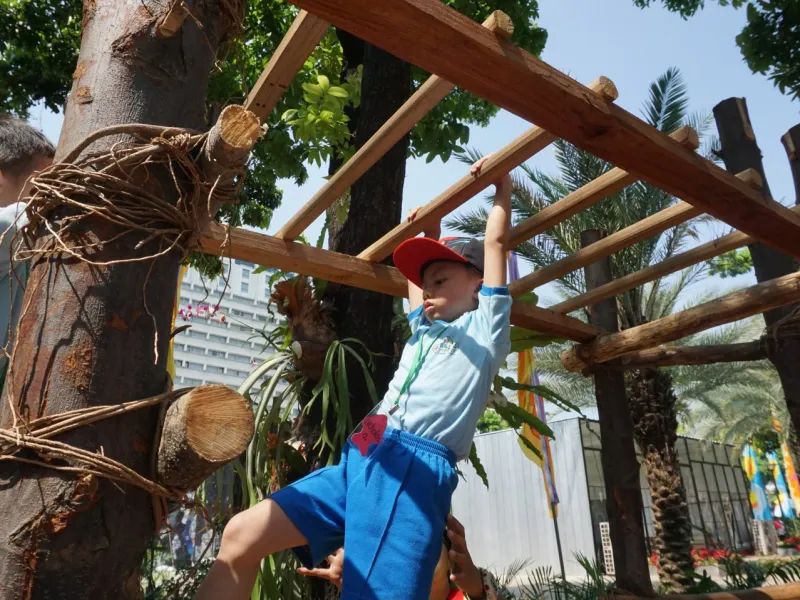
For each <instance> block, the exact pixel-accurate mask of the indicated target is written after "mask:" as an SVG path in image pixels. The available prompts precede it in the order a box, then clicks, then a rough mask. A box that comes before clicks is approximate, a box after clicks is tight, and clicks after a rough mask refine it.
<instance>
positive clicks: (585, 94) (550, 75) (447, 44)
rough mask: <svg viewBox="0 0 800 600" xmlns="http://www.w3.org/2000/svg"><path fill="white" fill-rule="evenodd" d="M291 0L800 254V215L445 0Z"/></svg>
mask: <svg viewBox="0 0 800 600" xmlns="http://www.w3.org/2000/svg"><path fill="white" fill-rule="evenodd" d="M292 1H293V2H294V3H295V4H298V5H299V6H301V7H303V8H305V9H307V10H310V11H312V12H314V13H315V14H317V15H319V16H320V17H321V18H324V19H328V20H330V22H332V23H334V24H335V25H336V26H338V27H341V28H342V29H345V30H347V31H349V32H350V33H352V34H354V35H356V36H358V37H360V38H362V39H364V40H366V41H367V42H369V43H371V44H375V45H376V46H379V47H381V48H383V49H384V50H386V51H388V52H391V53H392V54H395V55H396V56H398V57H400V58H402V59H404V60H407V61H409V62H411V63H413V64H415V65H417V66H419V67H422V68H423V69H426V70H427V71H430V72H431V73H435V74H436V75H439V76H440V77H442V78H444V79H447V80H448V81H451V82H453V83H454V84H456V85H458V86H460V87H463V88H464V89H467V90H469V91H471V92H473V93H476V94H478V95H479V96H481V97H483V98H485V99H486V100H488V101H489V102H492V103H493V104H496V105H497V106H499V107H501V108H505V109H506V110H508V111H510V112H512V113H514V114H516V115H518V116H520V117H522V118H525V119H527V120H528V121H531V122H533V123H536V124H537V125H539V126H540V127H542V128H543V129H546V130H547V131H549V132H551V133H552V134H553V135H555V136H557V137H561V138H564V139H565V140H567V141H569V142H572V143H573V144H575V145H577V146H579V147H581V148H584V149H585V150H587V151H589V152H591V153H592V154H594V155H596V156H599V157H600V158H603V159H605V160H607V161H609V162H611V163H613V164H615V165H616V166H618V167H620V168H622V169H625V170H626V171H628V172H630V173H635V174H637V175H639V177H640V178H642V179H644V180H646V181H648V182H649V183H651V184H653V185H657V186H659V187H660V188H662V189H664V190H665V191H667V192H668V193H670V194H672V195H673V196H676V197H679V198H687V199H691V202H692V203H693V204H695V205H696V207H697V208H698V209H700V210H702V211H704V212H707V213H709V214H711V215H713V216H715V217H717V218H719V219H721V220H723V221H725V222H726V223H728V224H730V225H732V226H734V227H736V228H737V229H740V230H741V231H744V232H746V233H748V234H750V235H752V236H754V237H756V238H758V239H760V240H762V241H764V242H765V243H767V244H770V245H773V246H774V247H776V248H778V249H780V250H782V251H784V252H786V253H788V254H791V255H793V256H795V257H800V217H798V216H797V215H795V214H793V213H791V212H789V210H788V209H786V207H784V206H782V205H780V204H779V203H777V202H775V201H773V200H770V199H768V198H764V197H763V196H762V195H761V194H760V193H758V192H755V191H754V190H752V189H750V188H749V187H747V186H746V185H745V184H743V183H742V182H740V181H738V180H737V179H736V178H735V177H733V176H732V175H730V174H728V173H726V172H725V171H724V170H722V169H720V168H719V167H717V166H716V165H714V164H711V163H709V162H708V161H705V160H703V159H702V158H701V157H699V156H697V155H696V154H694V153H693V152H689V151H687V150H686V149H684V148H681V146H680V145H679V144H677V143H676V142H674V141H673V140H670V139H669V137H668V136H667V135H665V134H663V133H660V132H658V131H657V130H655V129H654V128H653V127H651V126H650V125H648V124H646V123H645V122H643V121H642V120H641V119H639V118H638V117H636V116H634V115H632V114H631V113H629V112H627V111H625V110H623V109H622V108H620V107H618V106H616V105H614V104H609V103H607V102H604V101H602V100H601V99H600V98H598V97H597V96H596V95H595V94H591V93H589V91H588V89H587V88H585V87H583V86H582V85H580V84H579V83H577V82H576V81H574V80H573V79H570V78H569V77H567V76H566V75H564V74H563V73H560V72H559V71H558V70H556V69H554V68H553V67H551V66H549V65H547V64H545V63H543V62H542V61H540V60H539V59H537V58H536V57H534V56H532V55H531V54H529V53H527V52H525V51H523V50H521V49H519V48H517V47H515V46H514V45H513V44H511V43H509V42H507V41H505V40H503V39H499V38H498V37H497V36H495V35H492V34H491V33H489V32H488V31H485V30H484V29H483V28H481V27H480V26H479V25H478V24H477V23H474V22H472V21H471V20H469V19H468V18H466V17H464V16H463V15H461V14H459V13H458V12H457V11H455V10H453V9H451V8H449V7H447V6H445V5H444V4H442V3H441V2H439V0H381V2H375V0H292ZM410 40H413V42H414V43H409V42H410Z"/></svg>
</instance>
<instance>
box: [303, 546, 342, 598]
mask: <svg viewBox="0 0 800 600" xmlns="http://www.w3.org/2000/svg"><path fill="white" fill-rule="evenodd" d="M343 570H344V550H343V549H342V548H339V549H338V550H337V551H336V552H334V553H333V554H331V555H330V556H329V557H328V566H327V567H318V568H316V569H306V568H305V567H300V568H299V569H297V572H298V573H300V574H301V575H308V576H309V577H319V578H320V579H325V580H326V581H330V582H331V583H332V584H333V585H335V586H336V587H337V588H339V589H342V571H343Z"/></svg>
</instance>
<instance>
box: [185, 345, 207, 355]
mask: <svg viewBox="0 0 800 600" xmlns="http://www.w3.org/2000/svg"><path fill="white" fill-rule="evenodd" d="M186 351H187V352H191V353H192V354H205V353H206V350H205V348H200V347H199V346H186Z"/></svg>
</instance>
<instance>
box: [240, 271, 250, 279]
mask: <svg viewBox="0 0 800 600" xmlns="http://www.w3.org/2000/svg"><path fill="white" fill-rule="evenodd" d="M242 279H250V269H242Z"/></svg>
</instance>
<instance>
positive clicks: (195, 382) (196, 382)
mask: <svg viewBox="0 0 800 600" xmlns="http://www.w3.org/2000/svg"><path fill="white" fill-rule="evenodd" d="M182 383H185V384H186V385H203V381H202V380H200V379H192V378H191V377H184V378H183V382H182Z"/></svg>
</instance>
